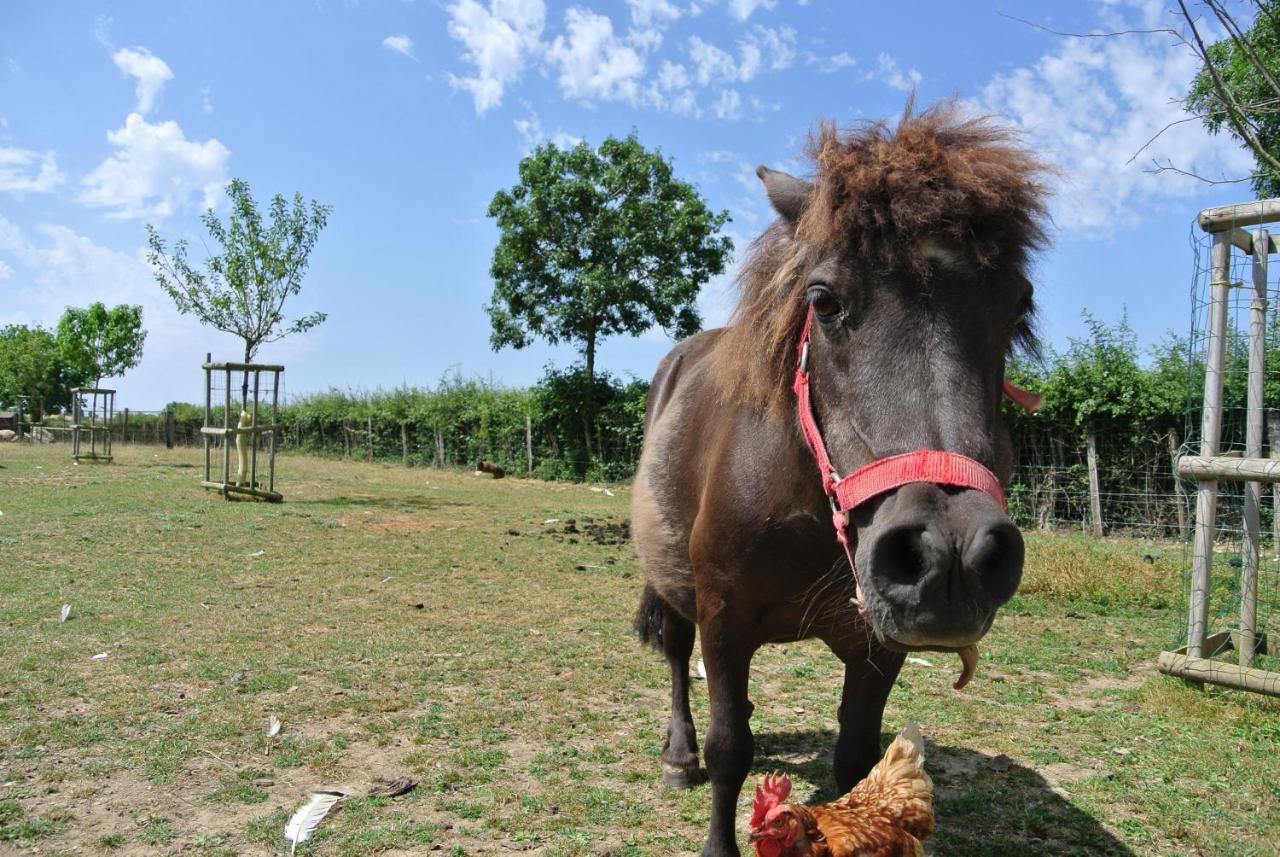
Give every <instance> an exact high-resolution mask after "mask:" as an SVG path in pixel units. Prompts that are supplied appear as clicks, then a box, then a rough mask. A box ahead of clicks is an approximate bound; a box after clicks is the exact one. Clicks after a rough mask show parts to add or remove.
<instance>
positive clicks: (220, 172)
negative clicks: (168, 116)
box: [80, 113, 231, 218]
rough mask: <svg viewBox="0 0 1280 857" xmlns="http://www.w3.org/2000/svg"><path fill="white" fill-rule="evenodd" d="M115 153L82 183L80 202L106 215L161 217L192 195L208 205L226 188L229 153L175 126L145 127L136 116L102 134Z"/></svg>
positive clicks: (152, 125)
mask: <svg viewBox="0 0 1280 857" xmlns="http://www.w3.org/2000/svg"><path fill="white" fill-rule="evenodd" d="M107 140H108V141H109V142H110V143H111V145H113V146H115V147H116V150H117V151H116V152H115V153H114V154H112V155H111V156H109V157H108V158H107V159H106V160H104V161H103V162H102V163H101V164H99V165H98V166H97V167H96V168H95V169H94V170H93V172H91V173H90V174H89V175H87V176H85V177H84V179H83V180H82V183H83V184H84V191H83V192H82V193H81V194H80V201H81V202H82V203H84V204H85V205H90V206H95V207H100V208H108V209H111V211H110V212H109V213H108V216H109V217H114V218H132V217H139V218H141V217H155V218H164V217H167V216H168V215H170V214H171V213H172V212H173V211H174V210H175V209H176V208H177V207H179V206H181V205H183V204H184V203H185V202H186V201H187V200H188V199H189V197H190V196H191V194H193V193H199V194H201V195H202V201H203V205H204V206H205V207H212V206H213V205H214V203H215V202H216V200H217V198H218V195H219V194H220V193H221V191H222V188H223V186H225V185H226V183H227V179H228V175H227V161H228V160H229V159H230V157H231V150H230V149H228V148H227V147H226V146H224V145H222V143H220V142H219V141H218V140H216V139H213V140H207V141H205V142H203V143H202V142H198V141H195V140H188V139H187V138H186V136H185V135H184V134H183V133H182V129H181V128H180V127H178V123H177V122H173V121H168V122H158V123H154V124H153V123H150V122H148V121H147V120H146V119H143V118H142V116H140V115H139V114H137V113H130V114H129V115H128V117H126V118H125V122H124V126H123V127H121V128H119V129H117V130H115V131H108V132H107Z"/></svg>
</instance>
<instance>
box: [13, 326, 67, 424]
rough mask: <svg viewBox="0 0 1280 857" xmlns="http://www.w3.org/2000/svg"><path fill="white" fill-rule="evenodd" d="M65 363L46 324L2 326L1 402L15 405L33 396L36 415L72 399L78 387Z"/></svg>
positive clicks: (33, 411)
mask: <svg viewBox="0 0 1280 857" xmlns="http://www.w3.org/2000/svg"><path fill="white" fill-rule="evenodd" d="M76 383H78V382H75V381H73V380H72V377H71V373H70V372H69V371H68V370H67V367H66V366H65V365H64V364H63V362H62V359H61V357H60V355H59V352H58V345H57V340H56V339H55V338H54V335H53V334H52V333H51V332H50V331H48V330H45V329H44V328H42V327H38V326H37V327H27V326H26V325H21V324H11V325H8V326H6V327H4V328H0V404H4V405H6V406H9V407H12V406H14V405H16V404H17V402H18V397H19V396H27V397H30V400H31V405H32V414H31V415H32V417H33V418H35V419H39V418H40V417H41V416H43V415H44V412H45V409H46V408H49V407H53V406H54V405H55V404H56V403H65V402H67V401H68V400H69V399H70V398H71V392H70V388H71V387H73V386H76Z"/></svg>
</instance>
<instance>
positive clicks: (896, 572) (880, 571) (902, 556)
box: [872, 525, 951, 586]
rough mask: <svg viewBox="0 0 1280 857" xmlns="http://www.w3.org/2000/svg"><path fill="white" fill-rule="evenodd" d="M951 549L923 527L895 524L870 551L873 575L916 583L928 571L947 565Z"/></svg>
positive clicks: (901, 584)
mask: <svg viewBox="0 0 1280 857" xmlns="http://www.w3.org/2000/svg"><path fill="white" fill-rule="evenodd" d="M950 554H951V550H950V548H949V546H948V545H947V543H946V540H945V539H944V538H942V536H941V535H940V534H938V533H936V532H934V531H933V530H932V529H930V528H928V527H927V526H921V525H915V526H901V527H896V528H894V529H892V530H890V531H889V532H887V533H885V534H883V535H882V536H880V538H879V539H878V540H877V541H876V544H875V549H874V552H873V554H872V563H873V566H874V568H875V569H876V574H877V575H878V576H881V577H883V578H884V579H885V580H887V581H888V582H889V583H894V584H897V585H899V586H916V585H918V584H919V583H920V581H921V580H922V579H923V578H924V577H925V576H927V575H928V574H929V573H930V572H931V571H933V570H935V569H937V568H938V567H939V566H945V565H948V564H949V559H950Z"/></svg>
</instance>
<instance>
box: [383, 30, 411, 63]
mask: <svg viewBox="0 0 1280 857" xmlns="http://www.w3.org/2000/svg"><path fill="white" fill-rule="evenodd" d="M382 46H383V47H384V48H386V49H387V50H389V51H395V52H396V53H398V54H404V55H405V56H407V57H408V58H409V59H411V60H413V61H414V62H417V61H418V58H417V57H416V56H414V55H413V39H411V38H409V37H408V36H406V35H404V34H403V33H400V34H397V35H394V36H387V37H386V38H385V39H383V40H382Z"/></svg>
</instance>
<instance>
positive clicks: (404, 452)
mask: <svg viewBox="0 0 1280 857" xmlns="http://www.w3.org/2000/svg"><path fill="white" fill-rule="evenodd" d="M400 463H401V464H403V465H404V466H405V467H408V466H409V424H408V423H400Z"/></svg>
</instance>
